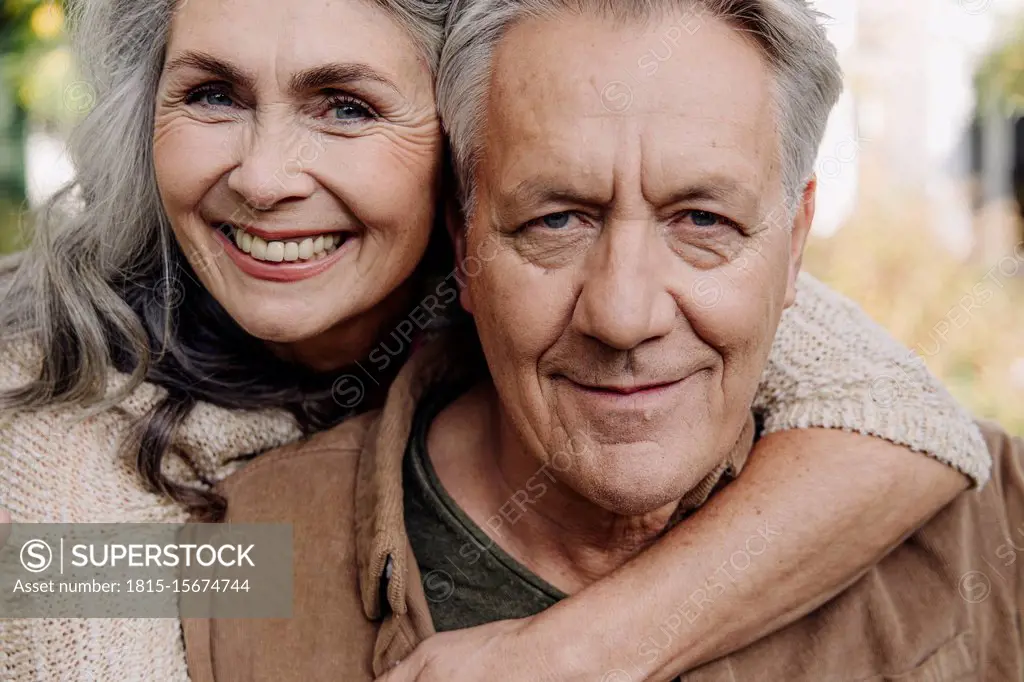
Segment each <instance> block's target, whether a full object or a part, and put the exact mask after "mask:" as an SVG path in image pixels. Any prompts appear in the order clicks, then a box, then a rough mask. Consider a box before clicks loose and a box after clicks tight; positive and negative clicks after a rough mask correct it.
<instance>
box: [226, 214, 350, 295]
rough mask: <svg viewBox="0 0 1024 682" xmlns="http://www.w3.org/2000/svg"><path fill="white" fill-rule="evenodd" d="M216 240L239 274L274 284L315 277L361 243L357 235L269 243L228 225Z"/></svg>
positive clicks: (270, 241)
mask: <svg viewBox="0 0 1024 682" xmlns="http://www.w3.org/2000/svg"><path fill="white" fill-rule="evenodd" d="M268 236H269V235H268ZM214 237H215V238H216V239H217V240H218V241H220V242H221V244H222V245H223V247H224V251H225V252H226V253H227V254H228V256H229V257H230V258H231V261H232V262H233V263H234V264H235V265H236V266H237V267H238V269H239V270H241V271H242V272H243V273H245V274H246V275H249V276H250V277H255V278H256V279H262V280H267V281H271V282H298V281H302V280H306V279H310V278H312V277H316V276H317V275H319V274H321V273H323V272H325V271H327V270H328V269H329V268H331V267H332V266H333V265H335V264H336V263H338V262H339V261H340V260H341V259H342V258H344V257H345V255H347V254H348V253H350V252H352V251H353V249H354V248H355V247H356V243H357V242H358V241H359V238H358V236H357V235H355V234H354V233H346V232H336V233H328V234H318V235H316V236H315V237H313V236H307V237H296V238H293V239H269V240H268V239H265V238H263V237H261V236H259V235H257V234H253V231H252V229H242V228H239V227H234V228H233V227H231V226H230V225H227V224H224V225H222V226H220V227H215V231H214Z"/></svg>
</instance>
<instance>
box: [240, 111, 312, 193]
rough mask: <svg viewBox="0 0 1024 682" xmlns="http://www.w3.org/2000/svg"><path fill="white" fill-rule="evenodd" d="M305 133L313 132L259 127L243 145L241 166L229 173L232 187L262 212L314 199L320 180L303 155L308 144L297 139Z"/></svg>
mask: <svg viewBox="0 0 1024 682" xmlns="http://www.w3.org/2000/svg"><path fill="white" fill-rule="evenodd" d="M303 134H305V135H309V134H310V133H309V132H308V131H304V132H303V133H297V132H295V131H292V130H288V129H287V128H286V127H284V126H282V127H275V128H270V127H268V126H262V127H259V128H257V129H256V130H255V131H254V133H253V134H252V136H251V137H250V139H248V140H246V141H245V143H243V148H242V149H241V151H240V153H239V159H238V164H237V165H236V166H235V167H234V168H233V169H232V170H231V172H230V173H229V174H228V187H229V188H230V189H231V190H232V191H233V192H235V193H236V194H238V195H239V196H240V197H241V198H242V199H243V200H244V201H245V203H246V204H247V205H249V206H251V207H252V208H254V209H256V210H261V211H266V210H270V209H272V208H274V207H275V206H276V205H278V204H280V203H282V202H287V201H295V200H301V199H306V198H308V197H310V196H311V195H312V194H313V192H315V191H316V181H315V180H314V178H313V176H312V175H310V173H309V170H310V169H309V159H308V158H304V157H303V155H302V154H301V153H300V150H301V149H303V148H304V145H303V144H302V140H300V139H297V138H299V137H301V135H303ZM306 146H308V145H306Z"/></svg>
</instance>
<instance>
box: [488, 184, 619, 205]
mask: <svg viewBox="0 0 1024 682" xmlns="http://www.w3.org/2000/svg"><path fill="white" fill-rule="evenodd" d="M502 195H503V196H502V201H501V203H502V204H504V205H510V206H511V207H515V206H521V205H523V204H526V205H537V204H547V203H552V204H554V203H564V204H578V205H580V206H586V207H588V208H593V209H601V208H604V207H607V205H608V204H609V203H610V202H611V201H612V198H613V197H612V196H610V195H609V196H606V197H601V196H597V195H594V194H590V193H586V192H583V191H581V190H577V189H573V188H571V187H565V186H564V185H563V184H562V183H554V182H548V181H547V180H545V179H544V178H538V177H531V178H526V179H525V180H523V181H522V182H519V183H518V184H516V185H515V186H513V187H512V188H511V189H510V190H508V191H506V192H502Z"/></svg>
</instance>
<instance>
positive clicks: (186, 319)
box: [0, 0, 449, 511]
mask: <svg viewBox="0 0 1024 682" xmlns="http://www.w3.org/2000/svg"><path fill="white" fill-rule="evenodd" d="M190 1H192V2H202V0H190ZM359 1H363V0H359ZM372 1H373V2H375V3H376V4H377V5H379V6H381V7H383V8H384V9H385V10H386V11H388V12H390V13H391V15H392V16H393V17H395V19H396V20H397V21H398V23H399V24H401V25H402V26H403V27H405V28H406V30H407V31H408V32H409V34H410V35H411V36H412V38H413V40H414V41H415V42H416V44H417V45H419V46H420V48H421V49H422V51H423V55H424V58H425V59H426V60H427V62H428V63H429V64H430V67H431V70H432V71H433V72H435V73H436V69H437V64H438V59H439V55H440V47H441V40H442V37H443V30H444V19H445V17H446V15H447V11H448V6H449V2H448V0H372ZM178 2H179V0H69V2H68V17H69V24H70V26H71V36H72V41H73V47H74V49H75V52H76V55H77V57H78V65H79V69H80V71H81V73H82V77H83V79H84V80H83V81H82V82H80V83H77V84H75V86H74V87H75V91H74V92H75V100H76V101H75V104H76V105H77V104H80V103H81V102H82V100H83V98H84V97H88V98H89V99H90V100H91V104H93V106H92V107H91V110H90V111H89V112H88V114H87V115H86V116H85V117H84V119H83V120H82V121H81V123H80V124H79V125H78V126H77V128H76V130H75V131H74V133H73V135H72V137H71V139H70V140H69V144H68V152H69V155H70V158H71V160H72V162H73V164H74V166H75V169H76V179H75V181H74V183H73V184H72V185H71V186H69V187H67V188H65V189H64V190H62V191H61V192H60V193H59V194H58V195H57V196H56V197H55V198H54V199H53V200H52V201H50V202H49V203H48V204H47V205H46V206H45V207H44V209H43V210H42V211H41V212H40V214H39V215H38V216H37V217H36V218H35V220H34V221H33V239H32V243H31V245H30V246H29V248H28V249H27V250H26V251H25V252H23V253H21V254H19V255H18V256H16V257H15V258H14V260H13V261H11V260H7V261H6V262H4V263H0V279H2V280H3V287H2V290H0V293H3V290H5V291H6V293H5V295H4V298H3V305H2V306H0V341H2V342H4V347H5V348H4V352H12V351H13V350H14V349H23V348H26V347H31V349H32V350H31V353H32V355H33V357H35V356H36V355H38V356H41V357H40V358H37V360H41V365H40V366H39V371H38V374H37V375H36V376H35V378H34V379H33V380H32V381H30V382H29V383H27V384H26V385H24V386H22V387H20V388H17V389H15V390H12V391H7V392H3V393H0V409H2V410H24V409H32V408H39V407H46V406H49V405H53V404H57V403H68V404H73V405H77V406H80V407H88V408H92V409H97V410H98V409H103V408H105V407H107V406H109V405H112V404H115V403H117V402H119V401H120V400H122V399H123V398H124V397H125V396H126V395H127V394H128V393H130V392H131V391H133V390H134V389H135V388H136V387H137V386H138V385H139V384H140V383H141V382H143V381H146V380H149V381H153V382H154V383H157V384H159V385H161V386H162V387H163V388H165V389H166V390H167V396H168V397H167V399H166V400H165V401H164V402H163V403H162V404H161V405H160V406H159V407H158V408H157V409H156V410H155V411H154V412H153V413H152V414H151V415H150V416H149V418H148V421H147V423H145V424H143V425H142V426H141V428H140V429H139V433H138V435H137V437H136V438H135V440H134V442H133V443H132V444H130V445H131V446H133V447H135V449H136V450H137V452H136V459H137V463H138V468H139V472H140V474H141V476H142V478H143V480H144V481H145V482H146V483H147V484H148V485H149V486H150V487H151V488H153V489H155V490H159V491H161V492H164V493H166V494H168V495H169V496H171V497H172V498H174V499H176V500H178V501H179V502H181V503H183V504H185V505H187V506H190V507H194V508H200V507H203V505H205V504H206V503H212V502H215V500H214V499H213V497H211V496H209V495H206V494H205V493H202V492H199V493H197V492H196V491H192V490H189V489H185V488H182V487H181V486H176V485H175V484H173V483H171V482H170V481H168V480H167V479H165V478H164V477H163V475H162V473H161V466H160V462H161V459H162V457H163V455H164V453H165V451H166V450H167V449H168V447H169V445H170V443H171V440H172V438H173V435H174V432H175V431H176V429H177V428H178V427H179V426H180V424H181V422H182V421H183V420H184V418H185V417H186V416H187V415H188V412H189V411H190V410H191V409H192V406H193V405H194V404H195V403H196V402H197V401H199V400H206V401H210V402H213V403H215V404H219V405H224V406H229V407H238V408H243V409H245V408H252V409H257V408H261V407H284V408H289V409H293V411H295V412H296V413H297V416H298V417H299V419H300V422H302V423H303V424H304V425H307V426H309V425H312V426H313V427H319V426H322V425H324V424H326V423H331V422H333V421H336V420H337V419H339V418H340V416H339V415H338V414H337V409H336V408H337V406H336V405H334V406H333V408H334V409H333V410H332V409H331V408H332V406H331V404H330V403H331V401H330V400H329V398H330V390H329V388H330V386H329V383H330V380H331V379H330V378H326V379H325V378H324V377H319V376H312V375H311V374H310V375H309V376H304V375H303V373H302V370H301V368H291V367H284V366H282V363H281V362H280V361H278V360H277V359H276V358H275V357H274V356H273V355H272V354H270V353H269V351H267V349H266V348H265V346H264V344H262V343H261V342H259V341H258V340H256V339H253V338H252V337H250V336H248V335H247V334H245V333H244V332H243V331H242V330H241V329H240V328H239V327H238V326H237V325H236V324H235V323H234V321H233V320H231V319H230V317H229V316H228V315H227V313H226V312H224V310H223V309H222V308H221V307H220V306H219V305H218V304H217V303H216V301H214V300H213V299H212V297H211V296H210V295H209V294H208V293H207V292H206V291H205V290H203V288H202V287H201V285H199V283H198V279H197V278H196V277H195V273H194V272H193V271H192V269H191V268H190V267H189V265H188V262H187V260H186V259H185V258H184V256H183V254H182V253H181V251H180V249H179V247H178V245H177V243H176V241H175V240H174V237H173V234H172V232H171V230H170V225H169V223H168V220H167V216H166V214H165V212H164V210H163V206H162V203H161V200H160V194H159V190H158V187H157V183H156V176H155V171H154V165H153V151H152V144H153V119H154V110H155V100H156V92H157V86H158V83H159V79H160V75H161V72H162V69H163V63H164V57H165V52H166V46H167V41H168V36H169V31H170V26H171V21H172V19H173V16H174V12H175V10H176V9H177V7H178ZM182 308H184V309H186V310H187V312H188V314H186V315H177V314H176V311H177V310H179V309H182ZM26 343H27V345H26ZM264 363H269V364H264ZM275 363H276V364H275ZM253 366H255V367H259V368H261V370H263V371H261V372H252V371H251V370H250V371H245V368H246V367H249V368H251V367H253ZM111 369H117V370H120V371H122V372H126V373H129V374H130V377H131V380H130V381H128V382H125V383H124V384H123V385H122V387H121V388H120V390H117V391H116V392H112V393H108V392H107V391H108V380H109V375H110V370H111ZM246 374H248V375H251V376H249V377H247V376H246ZM325 386H326V388H325ZM314 394H315V395H314ZM314 398H315V399H314ZM318 401H319V402H318ZM342 416H343V415H342ZM201 511H202V510H201Z"/></svg>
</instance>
